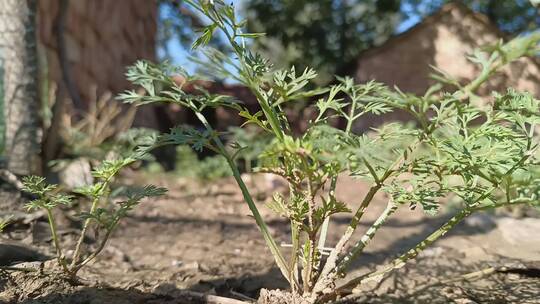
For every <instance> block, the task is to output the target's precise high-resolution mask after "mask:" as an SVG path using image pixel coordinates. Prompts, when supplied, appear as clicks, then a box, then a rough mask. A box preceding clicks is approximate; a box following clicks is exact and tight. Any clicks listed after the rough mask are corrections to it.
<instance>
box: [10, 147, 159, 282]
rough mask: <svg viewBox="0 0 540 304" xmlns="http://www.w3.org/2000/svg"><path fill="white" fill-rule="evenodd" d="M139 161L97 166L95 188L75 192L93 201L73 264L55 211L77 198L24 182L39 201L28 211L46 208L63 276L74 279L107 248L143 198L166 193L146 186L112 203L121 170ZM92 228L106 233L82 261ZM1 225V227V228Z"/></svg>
mask: <svg viewBox="0 0 540 304" xmlns="http://www.w3.org/2000/svg"><path fill="white" fill-rule="evenodd" d="M135 161H136V159H135V158H132V157H127V158H120V159H116V160H111V161H104V162H103V163H102V164H101V165H100V166H98V167H97V168H96V169H94V171H93V172H92V174H93V175H94V177H95V178H96V182H95V183H94V184H92V185H89V186H85V187H82V188H80V189H77V190H76V191H75V192H77V193H79V194H81V195H82V196H84V197H86V198H87V199H88V200H90V201H91V202H92V205H91V208H90V210H88V211H83V212H81V213H80V218H81V219H82V220H84V225H83V230H82V231H81V233H80V235H79V240H78V242H77V245H76V247H75V248H74V253H73V256H72V257H71V262H69V263H68V258H67V257H66V256H64V252H65V251H64V249H63V248H62V247H63V246H62V244H61V240H60V239H59V235H58V233H57V227H56V222H55V218H54V215H53V213H52V210H53V209H54V208H56V207H58V206H60V205H64V206H66V207H71V206H72V203H73V201H74V197H73V196H71V195H66V194H63V193H60V192H59V189H58V187H57V185H51V184H48V183H47V182H46V181H45V178H43V177H40V176H27V177H24V179H23V185H24V187H23V191H25V192H28V193H31V194H33V195H35V196H36V197H37V198H36V199H34V200H32V201H30V202H29V203H28V204H27V205H26V208H27V209H28V211H32V210H36V209H43V210H45V211H46V212H47V216H48V220H49V226H50V229H51V236H52V239H53V242H54V246H55V249H56V258H57V260H58V263H59V265H60V266H61V267H62V269H63V271H64V273H65V274H66V275H68V276H70V277H72V278H75V277H76V275H77V272H78V271H79V270H80V269H81V267H83V266H84V265H86V264H88V263H89V262H90V261H92V260H93V259H94V258H95V257H96V256H97V255H98V254H99V253H100V252H101V251H102V250H103V248H104V247H105V245H106V243H107V241H108V239H109V237H110V235H111V233H112V232H113V231H114V229H115V228H116V226H117V225H118V223H119V221H120V220H121V219H122V218H124V217H125V216H126V215H127V213H128V212H129V211H130V210H132V209H133V208H134V207H136V206H137V205H138V204H139V203H140V202H141V201H142V200H143V199H144V198H150V197H156V196H160V195H163V194H165V192H166V189H164V188H159V187H155V186H151V185H149V186H145V187H143V188H141V189H137V190H131V191H127V192H125V193H122V194H121V196H120V197H121V198H122V199H121V200H120V201H117V202H115V203H112V202H111V201H110V197H109V194H110V183H111V182H112V181H113V179H114V178H115V176H116V175H117V174H118V173H119V172H120V170H121V169H122V168H125V167H126V166H129V165H130V164H132V163H133V162H135ZM91 225H93V226H95V229H97V231H100V232H103V233H98V234H96V235H102V237H101V240H97V241H98V247H97V248H94V249H93V250H89V251H90V253H89V254H88V256H87V257H85V258H81V256H80V255H81V249H82V246H83V240H84V238H85V237H86V234H87V232H88V229H89V227H90V226H91ZM0 226H1V225H0Z"/></svg>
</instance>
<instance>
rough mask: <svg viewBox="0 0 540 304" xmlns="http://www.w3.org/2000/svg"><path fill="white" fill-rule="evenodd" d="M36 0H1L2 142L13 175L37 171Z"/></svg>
mask: <svg viewBox="0 0 540 304" xmlns="http://www.w3.org/2000/svg"><path fill="white" fill-rule="evenodd" d="M36 5H37V1H36V0H2V1H0V64H1V65H2V66H3V74H4V75H3V86H4V88H3V93H4V94H3V96H4V98H3V100H4V111H3V113H0V114H3V118H4V121H5V126H6V128H5V129H6V130H5V145H4V151H3V155H2V157H3V159H4V164H3V165H2V166H3V169H7V170H8V171H10V172H11V173H14V174H16V175H19V176H20V175H28V174H32V173H36V171H37V170H39V147H40V146H39V137H40V134H39V133H40V132H39V100H38V73H37V68H38V63H37V41H36V39H37V38H36V31H35V30H36Z"/></svg>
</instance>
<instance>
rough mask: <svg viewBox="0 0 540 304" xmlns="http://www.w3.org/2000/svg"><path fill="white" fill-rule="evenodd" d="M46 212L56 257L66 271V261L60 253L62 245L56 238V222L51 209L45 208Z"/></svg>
mask: <svg viewBox="0 0 540 304" xmlns="http://www.w3.org/2000/svg"><path fill="white" fill-rule="evenodd" d="M45 210H46V212H47V219H48V220H49V227H50V228H51V236H52V239H53V243H54V248H55V249H56V258H57V260H58V264H60V266H61V267H62V268H63V269H64V271H65V272H68V268H67V265H66V261H65V260H64V254H63V253H62V247H61V246H60V241H59V240H58V233H57V231H56V223H55V221H54V216H53V214H52V211H51V209H49V208H45Z"/></svg>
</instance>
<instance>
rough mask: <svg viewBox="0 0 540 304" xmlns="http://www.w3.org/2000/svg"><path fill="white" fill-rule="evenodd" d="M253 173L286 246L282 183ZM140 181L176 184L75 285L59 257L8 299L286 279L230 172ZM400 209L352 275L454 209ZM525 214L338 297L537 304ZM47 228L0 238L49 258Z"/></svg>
mask: <svg viewBox="0 0 540 304" xmlns="http://www.w3.org/2000/svg"><path fill="white" fill-rule="evenodd" d="M246 178H247V179H248V184H251V185H252V186H253V187H254V188H255V189H256V190H255V191H253V192H254V193H255V196H256V198H257V200H258V201H259V203H260V205H261V206H260V209H261V211H262V214H263V216H264V218H265V219H266V220H267V222H268V224H269V225H270V228H271V231H272V233H273V234H274V236H275V237H276V238H277V240H278V242H283V243H287V242H288V235H289V226H288V225H287V221H285V220H284V219H282V218H279V217H277V216H275V215H274V214H272V212H271V211H270V210H268V209H267V208H266V207H264V206H263V202H264V201H265V200H266V199H268V198H269V197H270V196H271V192H272V191H275V190H280V189H281V187H282V186H281V185H280V182H279V180H274V179H268V178H267V177H265V176H255V177H250V176H247V177H246ZM141 180H144V181H146V182H150V183H153V184H158V185H162V186H166V187H168V188H169V189H170V192H169V193H168V195H167V196H166V197H165V198H162V199H160V200H154V201H148V202H145V203H144V204H142V205H141V206H140V207H139V208H137V209H136V210H134V211H133V212H132V213H131V215H130V216H129V217H128V218H126V219H125V220H124V221H123V222H122V223H121V225H120V227H119V228H118V230H117V231H116V232H115V234H114V236H113V238H112V239H111V240H110V242H109V245H108V246H107V248H106V250H105V251H104V252H103V254H102V255H101V256H99V257H98V259H97V260H96V261H95V262H94V263H92V264H91V265H90V266H89V267H87V268H86V269H84V270H83V271H82V272H81V273H80V277H81V282H80V283H79V284H78V285H77V284H72V283H69V282H67V281H66V280H65V279H64V278H62V277H58V276H55V275H53V274H51V271H50V267H48V265H52V264H54V263H52V262H47V263H46V265H45V266H46V267H45V269H44V271H43V273H21V272H13V271H3V272H1V273H0V303H25V304H27V303H51V304H52V303H55V304H56V303H60V304H64V303H92V304H94V303H96V304H97V303H203V302H212V299H211V298H210V299H209V298H208V296H211V295H218V296H223V297H228V298H232V299H238V300H242V301H249V300H250V299H256V298H258V297H259V293H260V290H261V289H262V288H264V289H267V290H273V289H286V288H287V287H288V285H287V283H286V282H285V281H284V280H283V279H282V278H281V275H280V273H279V271H278V270H277V268H276V267H275V266H274V263H273V260H272V257H271V255H270V253H269V252H268V250H267V249H266V247H265V245H264V241H263V239H262V237H261V236H260V234H259V232H258V230H257V227H256V225H255V223H254V220H253V219H252V218H251V217H250V216H249V209H248V208H247V206H246V205H245V203H244V202H243V200H242V196H241V194H240V192H239V191H238V190H237V189H236V186H235V184H234V183H233V181H232V180H230V179H224V180H220V181H217V182H213V183H206V184H202V183H194V182H190V181H186V180H183V179H178V178H175V177H172V176H167V175H161V176H152V177H151V178H149V177H141V176H140V175H133V176H130V177H126V178H125V180H124V182H125V183H127V184H137V183H140V182H141ZM366 189H367V187H366V185H364V184H358V183H357V182H353V181H352V180H350V179H348V178H345V177H344V178H342V181H341V184H340V188H339V189H338V191H337V192H338V193H340V194H341V197H340V198H341V199H342V200H344V201H346V202H350V204H351V205H352V206H354V205H355V204H357V203H358V201H359V200H360V199H359V198H361V195H362V194H363V193H365V192H366ZM383 208H384V197H382V196H381V197H378V199H377V201H376V202H374V204H373V205H372V210H370V212H368V214H366V216H365V218H364V219H363V222H362V226H361V227H360V229H359V230H365V229H367V227H369V224H370V223H371V222H373V221H374V219H375V218H376V216H377V215H378V212H380V211H382V209H383ZM402 209H403V210H401V211H399V212H398V213H397V214H396V215H395V216H394V218H393V219H391V220H390V221H389V222H388V225H386V227H384V228H383V229H382V230H381V231H380V233H379V234H378V235H377V236H376V237H375V239H374V240H373V242H372V243H371V245H370V246H369V249H367V250H366V253H365V254H364V255H363V256H362V257H361V258H360V259H359V262H358V263H357V264H355V265H353V267H354V271H356V272H366V271H369V270H374V269H376V266H377V265H380V264H381V263H383V262H384V261H387V260H390V259H391V258H392V257H394V256H396V255H397V254H398V253H400V252H403V251H405V250H407V249H409V248H410V247H412V246H414V245H415V244H416V243H417V242H419V241H420V240H422V238H423V237H424V236H426V235H428V234H429V233H430V232H432V231H433V230H435V229H436V228H438V227H439V226H440V225H441V224H442V223H443V222H444V220H445V219H447V218H448V217H449V216H450V215H451V213H452V211H451V208H450V207H446V208H444V210H443V211H444V212H441V214H440V215H439V216H436V217H430V216H426V215H424V214H423V213H422V211H421V210H414V211H411V210H408V208H407V207H406V206H404V207H403V208H402ZM36 217H37V216H36ZM349 219H350V216H349V215H340V216H336V217H334V218H333V220H332V224H331V227H330V231H331V234H330V236H329V240H328V242H327V243H328V244H330V245H332V244H335V242H336V241H337V239H338V237H339V236H340V233H341V232H342V231H343V230H344V229H345V227H346V225H347V223H348V221H349ZM528 221H529V222H528V224H527V225H529V226H527V225H525V226H527V227H529V228H523V227H521V226H523V225H521V226H520V225H514V223H519V222H520V221H519V220H514V219H512V218H509V217H507V216H501V215H494V214H483V215H478V216H474V217H472V218H470V219H469V220H467V221H465V222H464V223H462V224H461V225H460V226H459V227H457V229H455V230H454V231H452V232H451V233H449V234H448V235H447V236H445V237H444V239H441V240H440V241H438V242H436V243H435V244H434V246H432V247H431V248H430V249H428V250H426V251H425V252H424V253H423V254H421V256H420V258H419V259H418V260H417V261H415V262H412V263H409V264H408V265H407V266H406V267H404V268H402V269H400V270H399V271H396V272H394V273H393V274H392V275H391V276H389V277H388V278H387V279H386V280H384V281H382V282H381V283H379V284H376V285H369V286H365V287H364V289H363V292H362V293H361V295H360V296H357V297H356V296H355V297H350V298H347V299H342V300H340V301H341V302H346V303H540V265H539V264H540V263H539V261H540V242H536V241H534V240H535V239H534V238H535V237H538V234H539V232H538V231H540V230H536V231H533V230H534V229H536V228H535V227H538V226H535V225H536V224H537V223H538V221H539V220H538V219H535V218H531V219H529V220H528ZM60 222H61V223H60V224H61V226H62V228H61V229H60V230H61V231H60V232H61V233H62V241H63V242H64V243H65V244H66V245H67V246H69V244H72V243H73V242H74V237H75V232H77V229H79V228H78V227H79V226H78V224H77V223H76V222H74V221H73V218H70V217H66V218H64V220H63V221H60ZM518 226H519V227H521V228H519V227H518ZM46 229H47V228H46V222H45V219H44V218H39V217H38V219H37V220H36V219H34V218H33V219H32V220H26V221H20V222H18V223H17V224H15V225H12V226H11V227H9V229H8V232H9V233H7V234H4V235H3V238H2V239H1V240H3V241H1V242H2V243H4V244H13V243H16V244H20V245H23V246H27V247H31V248H35V249H37V250H38V251H39V252H40V253H41V254H45V255H49V256H52V255H53V252H52V248H51V244H50V239H49V238H48V237H47V230H46ZM520 229H521V230H520ZM524 229H525V230H524ZM526 229H529V230H526ZM508 230H512V232H509V231H508ZM361 232H362V231H359V232H358V233H357V234H358V235H360V234H361ZM527 233H529V234H530V235H529V237H527ZM523 235H525V237H523ZM531 239H532V240H533V241H530V240H531ZM89 241H90V242H91V239H89ZM284 250H285V253H286V254H288V252H287V251H286V250H287V249H286V248H284ZM1 258H2V252H1V251H0V259H1ZM0 262H1V261H0ZM489 267H492V269H494V271H492V273H489V274H488V275H485V276H483V277H481V278H475V279H474V280H470V281H468V282H464V281H462V280H460V281H457V282H452V281H451V280H450V279H453V278H457V277H458V276H460V275H463V274H466V273H470V272H474V271H480V270H482V269H487V268H489ZM495 270H496V271H495ZM205 297H206V298H205ZM214 300H215V299H214Z"/></svg>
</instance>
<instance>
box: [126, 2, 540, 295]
mask: <svg viewBox="0 0 540 304" xmlns="http://www.w3.org/2000/svg"><path fill="white" fill-rule="evenodd" d="M185 3H186V4H188V5H190V6H191V7H192V8H193V9H194V10H196V11H197V12H199V13H201V14H203V15H204V16H206V18H207V20H208V21H209V24H208V26H206V27H205V28H204V29H203V31H202V36H201V37H200V38H199V39H198V40H196V42H195V44H194V47H198V46H201V45H204V44H207V43H208V42H209V41H210V39H211V38H212V35H213V33H214V32H215V31H218V30H219V31H221V33H222V37H225V39H226V40H227V41H228V43H229V45H230V52H231V53H232V54H233V55H232V56H228V55H225V54H223V53H221V52H219V51H217V50H208V51H206V52H205V56H206V58H205V60H201V63H204V64H205V66H206V70H208V71H211V72H212V75H213V76H214V77H222V76H223V77H228V78H230V79H234V80H236V81H238V82H239V83H241V84H243V85H245V86H246V87H247V88H249V89H250V90H251V92H252V93H253V95H255V97H256V99H257V101H258V103H259V106H260V109H261V111H259V112H257V113H250V112H249V111H248V110H246V109H245V108H244V107H242V105H241V103H239V102H237V101H236V100H234V99H233V98H231V97H229V96H222V95H216V94H211V93H209V92H206V91H204V90H203V89H200V90H199V92H198V93H199V94H195V95H194V94H189V93H186V92H185V91H184V90H183V88H182V86H183V85H182V84H177V83H175V82H174V81H173V80H172V78H171V76H172V75H175V74H180V75H182V76H183V77H184V78H185V79H188V81H189V80H191V79H193V78H192V77H190V76H189V75H187V73H186V72H185V71H183V70H182V69H180V68H174V67H171V66H170V65H168V64H167V63H163V64H152V63H149V62H146V61H140V62H138V63H136V64H135V65H134V66H133V67H131V68H129V70H128V72H127V77H128V79H129V80H130V81H131V82H133V83H134V84H135V85H139V86H142V87H143V88H144V90H145V91H146V94H145V95H140V94H137V93H136V92H134V91H127V92H126V93H124V94H122V95H121V96H120V99H122V100H124V101H125V102H128V103H135V104H147V103H166V104H177V105H180V106H183V107H185V108H187V109H189V110H191V111H193V113H194V114H195V116H196V117H197V118H198V119H199V120H200V122H201V123H202V125H203V126H204V130H202V131H200V130H197V129H194V128H190V127H179V128H175V129H173V130H172V131H171V132H170V133H168V134H162V135H160V136H158V137H157V138H156V139H155V143H154V144H153V145H149V146H148V147H146V148H145V149H144V150H142V151H141V152H144V151H148V150H149V149H152V148H153V147H155V146H161V145H170V144H172V145H186V144H187V145H191V146H192V147H193V148H194V149H195V150H200V149H202V148H203V147H205V148H207V149H211V150H213V151H214V152H216V153H218V154H221V155H223V157H225V159H226V160H227V163H228V164H229V166H230V167H231V170H232V173H233V176H234V178H235V180H236V182H237V183H238V186H239V187H240V190H241V191H242V194H243V196H244V199H245V201H246V203H247V205H248V206H249V208H250V210H251V212H252V214H253V217H254V219H255V222H256V223H257V225H258V227H259V228H260V230H261V232H262V234H263V237H264V239H265V241H266V244H267V245H268V247H269V249H270V252H271V253H272V255H273V256H274V259H275V261H276V264H277V266H278V267H279V269H280V270H281V272H282V274H283V276H284V277H285V278H286V279H287V280H288V281H289V283H290V288H291V293H292V296H291V297H292V298H291V299H298V298H301V299H302V301H303V302H305V303H323V302H328V301H332V300H334V299H336V298H338V297H341V296H344V295H347V294H350V293H352V292H355V291H357V290H358V289H356V287H358V286H359V285H361V284H364V283H366V282H368V281H373V280H380V279H382V278H383V277H384V276H385V275H387V274H388V273H389V272H391V271H392V270H394V269H397V268H400V267H402V266H403V265H404V264H405V263H406V262H407V261H409V260H411V259H413V258H415V257H416V256H417V255H418V254H419V253H420V252H421V251H422V250H424V249H425V248H426V247H427V246H429V245H431V244H432V243H433V242H435V241H436V240H437V239H439V238H440V237H441V236H443V235H444V234H445V233H446V232H448V231H449V230H450V229H452V228H453V227H454V226H456V225H457V224H458V223H459V222H461V221H462V220H463V219H464V218H466V217H467V216H469V215H470V214H472V213H474V212H477V211H481V210H487V209H493V208H497V207H501V206H513V205H518V204H538V196H539V194H540V193H539V188H538V183H537V182H535V180H536V181H537V180H538V178H539V177H538V174H537V172H538V166H539V153H538V144H539V141H538V137H537V134H536V133H535V128H536V126H537V125H538V124H539V123H540V111H539V106H540V102H539V101H538V100H536V99H535V98H533V97H532V96H531V95H530V94H528V93H520V92H517V91H515V90H512V89H510V90H508V91H507V92H506V93H503V94H495V95H494V97H493V99H494V101H493V102H490V101H489V100H488V99H484V98H482V97H479V96H477V95H476V94H475V92H476V91H477V90H478V88H479V87H480V86H481V85H482V84H483V83H485V82H486V81H487V80H488V79H489V78H490V76H491V75H493V74H494V73H496V72H497V70H499V69H500V68H501V67H502V66H504V65H505V64H507V63H509V62H512V61H514V60H516V59H518V58H520V57H522V56H524V55H527V54H533V53H534V52H537V51H538V42H539V41H540V32H535V33H531V34H530V35H528V36H526V37H520V38H517V39H514V40H512V41H510V42H509V43H506V44H502V43H499V44H497V45H495V46H494V47H492V49H491V53H489V54H488V53H483V52H476V53H475V54H474V55H473V56H472V57H471V60H472V61H473V62H475V63H477V64H479V66H480V70H481V72H480V75H479V76H478V77H477V78H475V79H474V80H473V81H472V82H470V83H469V84H466V85H463V84H461V83H460V82H458V81H456V80H454V79H451V78H449V77H447V76H445V75H444V74H440V75H437V79H438V80H439V81H440V83H439V84H436V85H434V86H432V87H431V88H429V90H428V91H427V92H426V93H425V94H424V95H422V96H416V95H413V94H406V93H403V92H401V91H399V90H397V89H396V90H391V89H389V88H387V87H386V86H384V85H382V84H379V83H376V82H368V83H366V84H355V83H354V82H353V80H352V79H350V78H338V79H337V80H338V81H337V84H336V85H333V86H330V87H328V88H325V89H308V87H309V86H308V84H310V82H311V81H312V80H313V79H314V78H315V77H316V76H317V74H316V73H315V72H314V71H313V70H311V69H306V70H305V71H302V72H300V73H298V72H297V71H296V70H295V69H294V67H293V68H291V69H287V70H279V71H274V70H272V67H271V65H270V64H269V63H268V61H267V60H265V59H264V58H262V57H261V56H260V55H259V54H257V53H255V52H254V51H252V50H251V49H249V47H248V45H247V44H246V43H245V39H248V38H257V37H258V36H261V34H253V33H244V32H243V31H242V28H243V23H242V22H238V21H237V20H236V16H235V11H234V8H233V7H232V6H231V5H226V4H225V3H224V2H222V1H219V0H214V1H203V0H200V1H196V0H186V1H185ZM442 84H446V87H453V88H454V89H453V90H451V91H449V92H444V91H443V90H442V89H443V85H442ZM305 99H317V102H316V103H315V105H314V106H315V109H316V111H317V113H318V114H317V116H316V117H315V118H314V119H313V120H311V121H310V124H309V128H308V129H307V131H306V132H305V133H303V134H301V135H298V136H295V135H294V133H293V132H292V131H291V128H290V124H289V121H288V120H287V116H286V115H285V111H284V107H286V106H287V105H288V104H290V103H293V102H296V101H299V100H305ZM211 107H228V108H230V109H232V110H236V111H237V112H238V115H240V116H241V117H243V118H245V120H246V123H251V124H254V125H256V126H258V127H259V128H260V129H261V130H263V131H264V132H266V133H267V134H268V135H269V136H271V137H272V138H273V140H272V143H271V144H270V145H269V147H268V148H266V149H265V151H264V152H263V153H262V154H261V155H260V157H259V168H258V169H257V170H258V171H260V172H267V173H272V174H275V175H279V176H281V177H283V178H284V179H285V180H286V181H287V182H288V184H289V188H290V191H289V193H288V194H287V195H282V194H280V193H275V194H274V198H273V200H272V201H271V202H270V203H269V204H268V206H269V207H270V208H271V209H272V210H274V211H275V212H277V213H278V214H279V215H281V216H283V217H285V218H287V219H288V220H289V222H290V227H291V242H290V246H289V247H291V249H292V251H291V252H292V254H291V256H289V257H285V256H284V254H283V252H282V251H281V249H280V248H279V246H278V245H277V243H276V241H275V239H274V238H273V237H272V236H271V234H270V233H269V230H268V227H267V225H266V223H265V222H264V220H263V218H262V217H261V215H260V213H259V209H258V207H257V206H256V204H255V202H254V200H253V198H252V195H251V193H250V191H249V189H248V187H247V186H246V184H245V183H244V181H243V180H242V179H241V177H240V172H239V169H238V167H237V162H236V159H235V158H236V153H235V152H234V151H233V152H231V150H230V149H229V148H226V146H225V144H224V143H223V141H222V135H223V134H220V133H219V132H216V131H215V130H214V129H213V128H212V126H211V125H210V124H209V123H208V121H207V119H206V117H205V116H204V114H203V110H205V109H206V108H211ZM394 110H400V111H404V112H407V113H409V114H410V115H411V116H412V117H413V118H414V123H411V124H408V125H407V124H402V123H398V122H394V123H389V124H387V125H385V126H383V127H381V128H380V129H377V130H375V132H373V134H369V135H357V134H354V133H353V132H352V130H353V126H354V124H355V122H356V121H357V120H358V119H361V118H362V117H363V116H364V115H366V114H368V113H370V114H376V115H379V114H385V113H388V112H391V111H394ZM336 117H337V118H340V119H343V120H344V121H345V122H346V127H345V128H344V129H343V130H341V129H337V128H334V127H332V126H331V125H330V124H329V123H328V120H329V118H336ZM535 170H536V171H535ZM343 174H348V175H351V176H353V177H355V178H358V179H362V180H365V181H368V182H370V183H371V187H370V189H369V191H368V192H367V193H366V194H365V195H364V197H363V199H361V200H360V202H359V204H358V207H356V208H355V209H354V210H351V207H350V205H349V204H347V203H346V202H342V201H340V200H339V199H338V197H339V196H338V195H337V193H336V190H337V185H338V183H339V177H340V176H341V175H343ZM380 192H382V193H385V194H386V197H388V201H387V205H386V208H385V209H384V211H383V212H382V213H381V214H380V216H379V217H378V219H377V220H376V221H375V222H374V223H373V224H372V225H371V227H369V228H368V229H367V231H366V232H365V233H364V234H363V236H362V237H361V238H360V239H359V241H357V242H351V239H352V236H353V235H354V234H355V233H357V228H358V224H359V223H360V221H361V220H362V217H363V215H364V214H365V212H366V210H367V209H368V208H369V207H370V205H371V204H372V202H373V201H374V197H375V195H376V194H377V193H380ZM448 198H457V199H459V200H461V202H462V207H461V208H460V210H459V211H458V212H457V213H456V214H455V215H454V216H453V217H452V218H451V219H450V220H448V221H447V222H446V223H444V224H443V225H442V226H441V227H440V228H439V229H437V230H435V231H433V233H431V234H430V235H429V236H428V237H427V238H426V239H424V240H423V241H421V242H420V243H418V244H417V245H416V246H413V247H412V248H411V249H410V250H408V251H406V252H405V253H403V254H402V255H400V256H398V257H397V258H396V259H394V260H391V261H390V262H389V263H388V264H385V265H381V267H379V268H378V269H379V270H377V271H374V272H368V273H361V274H357V273H351V272H350V266H351V263H352V262H353V261H354V260H356V259H357V258H358V257H359V255H360V254H361V253H362V252H363V251H364V250H365V248H366V247H367V246H368V245H369V243H370V242H371V240H372V239H373V237H374V235H375V234H376V233H377V232H378V231H379V229H380V228H381V227H382V226H384V224H385V223H386V221H387V220H388V218H390V217H391V216H392V215H393V214H394V213H395V211H396V210H397V209H398V208H401V207H403V206H407V207H409V208H411V209H414V208H415V207H417V206H419V207H421V208H422V209H423V210H424V211H425V212H427V213H430V214H434V213H436V212H437V211H438V210H439V209H440V205H441V202H443V201H445V200H446V199H448ZM351 212H352V219H351V220H350V222H349V224H348V226H347V229H346V230H345V232H344V233H343V235H342V236H341V238H340V239H339V241H338V242H337V243H336V244H332V245H333V247H331V248H327V246H328V245H329V244H327V242H326V234H327V229H328V223H329V221H330V220H331V217H332V215H334V214H336V213H351ZM291 301H292V300H291Z"/></svg>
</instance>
